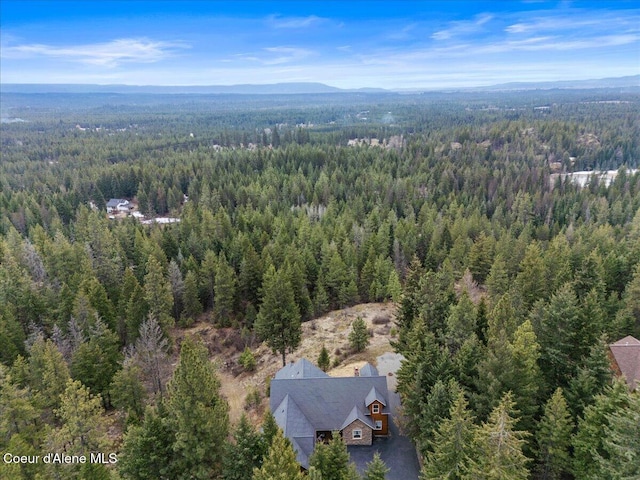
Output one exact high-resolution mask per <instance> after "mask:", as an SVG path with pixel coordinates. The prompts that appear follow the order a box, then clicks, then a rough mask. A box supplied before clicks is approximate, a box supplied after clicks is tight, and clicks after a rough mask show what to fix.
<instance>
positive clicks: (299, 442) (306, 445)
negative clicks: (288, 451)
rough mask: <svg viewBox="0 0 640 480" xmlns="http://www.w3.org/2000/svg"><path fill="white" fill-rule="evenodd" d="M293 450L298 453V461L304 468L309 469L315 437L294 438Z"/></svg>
mask: <svg viewBox="0 0 640 480" xmlns="http://www.w3.org/2000/svg"><path fill="white" fill-rule="evenodd" d="M291 443H292V444H293V449H294V450H295V452H296V460H297V461H298V463H299V464H300V465H302V466H303V467H304V468H309V457H310V456H311V454H312V453H313V447H314V446H315V441H314V438H313V437H293V438H291Z"/></svg>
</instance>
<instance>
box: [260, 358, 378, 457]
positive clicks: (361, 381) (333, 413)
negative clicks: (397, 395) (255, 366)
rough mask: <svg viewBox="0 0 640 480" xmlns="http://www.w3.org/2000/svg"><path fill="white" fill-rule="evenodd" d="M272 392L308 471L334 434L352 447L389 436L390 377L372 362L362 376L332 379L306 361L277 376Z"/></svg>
mask: <svg viewBox="0 0 640 480" xmlns="http://www.w3.org/2000/svg"><path fill="white" fill-rule="evenodd" d="M270 391H271V395H270V397H271V398H270V405H271V412H272V413H273V416H274V418H275V419H276V422H277V423H278V425H279V426H280V428H282V430H283V431H284V434H285V436H286V437H287V438H288V439H289V440H290V441H291V443H292V445H293V448H294V450H295V451H296V455H297V460H298V462H299V463H300V465H301V466H302V467H303V468H309V456H310V455H311V454H312V453H313V449H314V447H315V444H316V443H318V442H324V441H327V440H329V439H330V438H331V436H332V435H333V433H334V432H339V433H340V435H342V438H343V440H344V442H345V443H346V444H347V445H371V443H372V442H373V438H374V437H377V436H387V435H388V432H389V407H388V403H387V400H388V397H389V393H388V390H387V379H386V377H383V376H380V375H379V374H378V371H377V370H376V369H375V367H373V366H372V365H370V364H366V365H364V366H363V367H362V368H360V370H359V371H358V372H357V376H353V377H330V376H329V375H327V374H326V373H324V372H323V371H322V370H320V369H319V368H318V367H316V366H315V365H313V364H312V363H311V362H309V361H308V360H306V359H301V360H298V361H297V362H296V363H290V364H289V365H287V366H285V367H283V368H282V369H280V370H279V371H278V372H277V373H276V376H275V378H274V379H273V380H272V381H271V384H270Z"/></svg>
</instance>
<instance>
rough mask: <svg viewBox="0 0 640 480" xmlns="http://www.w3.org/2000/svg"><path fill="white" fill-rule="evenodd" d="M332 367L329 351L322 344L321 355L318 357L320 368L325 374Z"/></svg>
mask: <svg viewBox="0 0 640 480" xmlns="http://www.w3.org/2000/svg"><path fill="white" fill-rule="evenodd" d="M330 365H331V360H330V358H329V350H327V347H325V345H324V344H322V349H321V350H320V355H318V367H320V370H322V371H323V372H326V371H327V370H328V369H329V366H330Z"/></svg>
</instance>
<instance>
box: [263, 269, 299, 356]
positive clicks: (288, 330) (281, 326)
mask: <svg viewBox="0 0 640 480" xmlns="http://www.w3.org/2000/svg"><path fill="white" fill-rule="evenodd" d="M283 273H284V272H283V271H278V272H276V270H275V267H274V266H273V265H271V266H269V268H268V269H267V272H266V273H265V278H264V282H263V298H262V305H261V306H260V312H259V313H258V318H257V320H256V326H255V328H256V333H257V334H258V336H259V337H260V338H261V339H263V340H264V341H265V342H266V343H267V345H269V347H271V349H272V350H273V352H274V353H276V352H278V353H280V354H281V355H282V365H283V366H284V365H286V354H287V352H291V351H293V349H295V348H296V347H297V346H298V345H299V344H300V337H301V333H302V332H301V326H300V313H299V311H298V306H297V305H296V303H295V300H294V296H293V291H292V289H291V284H290V283H289V282H288V281H287V280H286V278H283Z"/></svg>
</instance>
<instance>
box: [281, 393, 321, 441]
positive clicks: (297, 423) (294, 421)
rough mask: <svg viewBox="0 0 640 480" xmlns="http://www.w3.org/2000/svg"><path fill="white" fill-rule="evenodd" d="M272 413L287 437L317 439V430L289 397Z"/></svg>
mask: <svg viewBox="0 0 640 480" xmlns="http://www.w3.org/2000/svg"><path fill="white" fill-rule="evenodd" d="M272 412H273V416H274V418H275V419H276V422H277V423H278V425H280V428H282V430H283V432H284V434H285V435H286V436H287V437H311V438H314V437H315V429H314V428H313V426H312V425H311V423H309V420H307V417H306V416H305V415H304V413H302V411H301V410H300V408H299V407H298V405H297V404H296V402H295V401H294V400H293V399H292V398H291V397H290V396H289V395H286V396H285V397H284V399H283V400H282V402H280V404H279V405H278V406H277V407H276V408H275V409H272Z"/></svg>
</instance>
